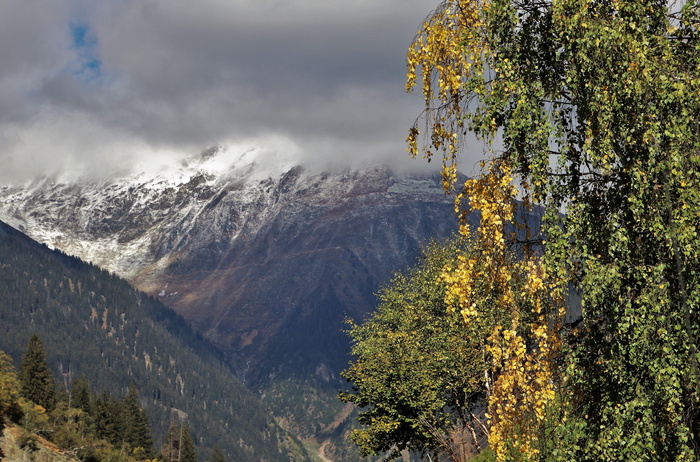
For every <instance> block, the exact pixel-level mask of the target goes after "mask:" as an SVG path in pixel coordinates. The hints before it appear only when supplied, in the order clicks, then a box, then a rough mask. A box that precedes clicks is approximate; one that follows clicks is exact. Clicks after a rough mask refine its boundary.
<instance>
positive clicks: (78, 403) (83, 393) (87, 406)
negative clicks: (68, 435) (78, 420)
mask: <svg viewBox="0 0 700 462" xmlns="http://www.w3.org/2000/svg"><path fill="white" fill-rule="evenodd" d="M70 394H71V403H70V405H71V407H74V408H76V409H80V410H82V411H83V412H85V413H86V414H92V403H91V401H92V400H91V398H90V396H91V393H90V384H89V383H88V380H87V377H85V374H82V375H81V376H80V377H78V378H77V379H75V380H73V384H72V385H71V389H70Z"/></svg>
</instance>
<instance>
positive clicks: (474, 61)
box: [406, 0, 489, 185]
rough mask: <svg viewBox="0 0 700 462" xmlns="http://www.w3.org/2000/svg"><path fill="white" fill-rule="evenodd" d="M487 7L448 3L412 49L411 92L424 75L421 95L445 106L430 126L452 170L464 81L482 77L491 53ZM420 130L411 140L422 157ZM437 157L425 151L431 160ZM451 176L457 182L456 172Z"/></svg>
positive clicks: (479, 1) (460, 0)
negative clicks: (485, 28)
mask: <svg viewBox="0 0 700 462" xmlns="http://www.w3.org/2000/svg"><path fill="white" fill-rule="evenodd" d="M486 8H488V3H487V2H486V1H485V0H457V1H448V2H444V3H442V4H441V5H440V7H438V9H436V10H435V11H434V12H433V14H431V15H430V17H429V18H428V19H427V20H426V21H425V22H424V23H423V25H422V27H421V29H420V30H419V32H418V34H417V35H416V37H415V39H414V41H413V44H412V45H411V47H410V48H409V50H408V55H407V60H408V72H407V80H406V90H407V91H412V90H413V89H414V88H415V87H416V86H418V78H417V75H418V74H421V85H420V87H421V90H422V92H423V97H424V98H425V104H426V106H430V105H431V104H432V102H433V101H435V100H436V99H437V100H439V101H442V102H444V104H443V105H442V106H441V107H440V108H439V109H440V111H441V112H442V115H441V116H440V117H436V118H435V120H433V121H432V126H430V127H427V129H426V133H430V139H431V143H430V144H431V146H433V147H434V148H435V149H441V150H442V151H443V152H444V155H443V162H444V163H445V165H446V166H447V165H449V164H450V162H449V161H448V159H449V160H454V159H455V157H456V155H457V149H458V135H459V132H460V129H461V128H462V126H461V120H460V117H458V116H459V114H460V113H461V111H462V108H461V104H462V103H463V101H464V96H465V91H464V86H463V83H464V81H465V80H467V79H469V78H472V77H474V76H479V75H481V74H483V72H484V68H483V62H484V60H483V59H482V57H483V56H484V55H485V54H487V53H488V52H489V51H488V42H487V41H486V40H485V39H484V38H483V37H482V36H481V34H480V31H481V30H482V26H483V21H482V16H481V13H482V12H483V11H484V10H485V9H486ZM419 135H420V130H418V127H417V126H414V127H413V128H412V129H411V130H410V132H409V136H408V138H407V143H408V148H407V149H408V151H409V153H410V154H411V156H416V155H417V154H418V142H417V139H418V136H419ZM432 154H433V153H432V152H430V151H427V152H425V156H426V157H427V158H428V159H430V157H432ZM449 173H450V174H451V175H450V176H446V177H445V178H446V179H447V178H449V179H450V180H452V183H451V184H452V185H453V184H454V180H455V179H456V175H455V173H456V170H452V171H450V172H449Z"/></svg>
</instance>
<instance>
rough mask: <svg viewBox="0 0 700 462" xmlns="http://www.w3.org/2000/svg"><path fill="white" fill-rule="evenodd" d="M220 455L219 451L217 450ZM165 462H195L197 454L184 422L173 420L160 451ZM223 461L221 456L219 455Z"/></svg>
mask: <svg viewBox="0 0 700 462" xmlns="http://www.w3.org/2000/svg"><path fill="white" fill-rule="evenodd" d="M219 453H221V450H219ZM161 456H162V457H163V459H164V460H165V462H197V461H198V459H197V452H196V451H195V448H194V441H192V435H191V434H190V430H189V428H187V425H186V424H185V423H184V422H178V421H177V420H173V422H172V423H171V424H170V429H169V430H168V435H167V436H166V437H165V444H163V449H162V450H161ZM221 460H223V454H221Z"/></svg>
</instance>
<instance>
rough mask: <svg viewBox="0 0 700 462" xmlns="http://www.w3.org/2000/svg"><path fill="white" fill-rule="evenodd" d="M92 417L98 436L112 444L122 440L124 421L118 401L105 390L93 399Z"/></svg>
mask: <svg viewBox="0 0 700 462" xmlns="http://www.w3.org/2000/svg"><path fill="white" fill-rule="evenodd" d="M93 418H94V419H95V427H96V431H97V436H98V438H104V439H105V440H107V441H109V442H110V443H112V444H118V443H120V442H121V440H122V434H123V428H124V422H123V419H122V416H121V406H120V404H119V402H118V401H117V400H116V399H114V398H113V397H111V396H110V395H108V394H107V393H106V392H103V393H102V396H100V397H99V398H97V399H96V400H95V406H94V409H93Z"/></svg>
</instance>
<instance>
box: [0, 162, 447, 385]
mask: <svg viewBox="0 0 700 462" xmlns="http://www.w3.org/2000/svg"><path fill="white" fill-rule="evenodd" d="M0 220H1V221H4V222H6V223H8V224H10V225H11V226H13V227H16V228H18V229H20V230H22V231H23V232H25V233H26V234H28V235H29V236H30V237H32V238H34V239H35V240H38V241H39V242H44V243H46V244H47V245H49V246H51V247H55V248H58V249H60V250H62V251H64V252H66V253H68V254H73V255H77V256H79V257H80V258H82V259H84V260H87V261H90V262H92V263H95V264H97V265H99V266H101V267H103V268H106V269H108V270H110V271H112V272H114V273H117V274H119V275H121V276H123V277H125V278H126V279H128V280H130V281H131V282H132V283H134V284H135V285H136V286H137V287H139V288H140V289H142V290H145V291H147V292H149V293H151V294H153V295H157V296H159V297H160V298H161V299H162V300H163V301H164V302H165V303H167V304H169V305H170V306H172V307H173V308H175V309H176V310H177V311H179V312H180V313H182V314H183V315H184V316H185V317H186V318H187V319H189V320H190V321H192V322H193V324H194V325H195V327H196V328H197V329H199V330H200V331H202V332H203V333H205V335H207V336H208V337H209V338H211V339H213V340H214V341H216V342H218V343H219V345H221V346H222V347H224V348H226V349H228V350H229V351H231V352H232V353H233V352H235V353H237V354H243V355H245V357H246V358H247V359H249V360H250V363H251V364H253V366H252V367H253V370H251V375H252V376H255V377H257V378H258V379H260V380H262V379H263V378H264V377H271V376H274V375H275V374H279V373H282V374H284V373H291V372H290V371H296V372H299V371H306V372H304V373H308V374H312V375H313V374H315V375H317V376H319V377H323V378H324V379H326V380H331V379H333V377H337V372H338V370H339V369H340V368H342V367H343V366H344V365H345V364H346V361H347V359H346V356H345V354H346V351H347V339H346V338H345V336H344V334H343V333H342V332H341V330H342V329H343V328H344V326H343V319H344V317H345V316H351V317H354V318H360V317H362V316H364V315H365V314H366V313H368V312H369V311H370V310H371V309H372V308H373V306H374V303H375V300H374V296H373V294H374V292H375V291H376V289H377V287H378V285H379V284H380V283H382V282H385V281H387V280H388V279H389V277H390V276H391V274H392V272H393V271H396V270H399V269H402V268H404V267H406V266H407V265H409V264H412V263H413V262H414V259H415V257H416V255H417V252H418V250H419V248H420V246H421V245H422V244H424V243H425V242H426V241H427V240H428V239H430V238H432V237H438V238H440V237H445V236H446V235H448V234H449V233H450V232H452V231H453V230H454V228H455V221H456V220H455V218H454V215H453V211H452V205H451V198H449V197H445V196H444V193H443V192H442V190H441V188H440V179H439V177H438V176H430V175H413V176H412V175H397V174H394V173H393V172H391V171H390V170H388V169H386V168H369V169H366V170H360V171H358V170H355V171H341V172H316V171H313V170H310V169H306V168H303V167H300V166H293V164H291V163H290V162H287V161H285V159H280V158H275V157H274V156H270V155H269V153H261V152H257V151H255V150H238V151H236V150H234V149H228V150H227V149H221V148H215V149H209V150H207V151H205V152H203V153H202V154H201V155H198V156H196V157H193V158H191V159H188V160H187V161H185V162H182V163H180V164H177V165H169V166H166V167H165V168H160V169H153V168H151V169H147V170H139V173H136V174H122V175H114V176H113V177H111V178H108V179H105V180H101V181H95V180H88V179H84V178H71V177H69V176H64V177H54V178H43V179H38V180H36V181H34V182H31V183H26V184H22V185H11V186H4V187H0Z"/></svg>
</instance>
